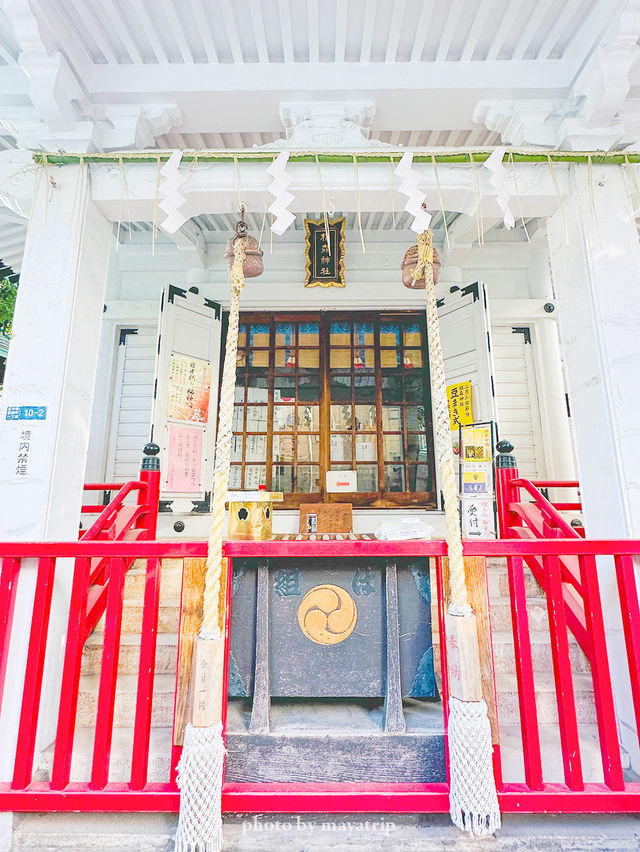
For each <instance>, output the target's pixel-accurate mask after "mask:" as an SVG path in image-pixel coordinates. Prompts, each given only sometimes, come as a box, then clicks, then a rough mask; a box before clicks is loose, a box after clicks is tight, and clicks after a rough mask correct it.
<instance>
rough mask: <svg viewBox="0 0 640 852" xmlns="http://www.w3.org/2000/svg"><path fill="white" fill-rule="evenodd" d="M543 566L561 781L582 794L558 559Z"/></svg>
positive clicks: (550, 558) (551, 558)
mask: <svg viewBox="0 0 640 852" xmlns="http://www.w3.org/2000/svg"><path fill="white" fill-rule="evenodd" d="M543 563H544V569H545V573H546V574H547V577H548V584H547V612H548V615H549V632H550V639H551V655H552V659H553V675H554V679H555V687H556V703H557V705H558V726H559V728H560V744H561V747H562V762H563V764H564V777H565V780H566V782H567V785H568V786H569V787H570V788H571V789H572V790H584V781H583V778H582V763H581V760H580V736H579V734H578V720H577V716H576V701H575V695H574V691H573V674H572V672H571V657H570V655H569V638H568V635H567V618H566V615H565V609H564V597H563V594H562V578H561V575H560V558H559V557H558V556H544V557H543Z"/></svg>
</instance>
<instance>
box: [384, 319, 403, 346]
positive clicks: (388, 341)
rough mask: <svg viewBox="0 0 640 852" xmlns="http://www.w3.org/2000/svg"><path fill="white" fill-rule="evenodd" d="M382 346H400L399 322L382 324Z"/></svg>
mask: <svg viewBox="0 0 640 852" xmlns="http://www.w3.org/2000/svg"><path fill="white" fill-rule="evenodd" d="M380 346H400V326H399V324H398V323H397V322H381V323H380Z"/></svg>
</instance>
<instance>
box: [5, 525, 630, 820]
mask: <svg viewBox="0 0 640 852" xmlns="http://www.w3.org/2000/svg"><path fill="white" fill-rule="evenodd" d="M267 548H270V550H271V554H272V555H277V556H278V558H282V559H286V558H288V557H294V558H297V557H299V555H300V553H301V552H302V553H305V554H306V555H307V556H329V555H342V556H348V557H351V558H360V557H372V556H377V557H379V558H380V557H382V558H384V557H387V558H393V557H394V556H401V555H405V556H409V555H411V556H415V557H424V558H426V557H434V558H435V560H436V565H435V567H436V576H437V583H436V589H435V593H436V594H437V601H438V612H439V619H438V622H439V627H438V629H439V632H440V644H441V648H442V650H443V651H445V650H446V635H445V619H444V610H443V600H444V590H443V586H442V557H443V556H445V555H446V553H447V547H446V544H445V542H443V541H404V542H393V541H375V540H363V541H345V542H335V541H322V540H320V541H315V542H296V541H295V540H294V541H286V542H285V541H277V542H227V543H225V546H224V553H225V556H226V557H227V559H228V566H227V567H228V570H229V572H231V571H232V570H233V559H234V558H235V557H237V558H241V559H244V558H247V557H253V558H260V556H261V555H264V554H265V552H266V550H267ZM463 549H464V553H465V555H467V556H483V557H487V556H502V557H506V559H507V566H508V578H509V591H510V598H511V602H512V635H513V641H514V647H517V649H518V653H517V654H516V655H515V666H516V671H515V674H516V685H517V701H518V705H519V708H520V715H521V737H520V741H519V743H518V745H517V748H518V749H519V753H520V755H521V756H522V762H523V764H524V782H522V781H517V782H514V781H512V780H507V781H506V782H505V781H502V775H503V771H504V768H503V766H502V763H501V760H502V758H501V750H500V748H499V747H496V750H495V763H496V779H497V785H498V797H499V802H500V805H501V808H502V810H503V812H520V813H523V812H524V813H527V812H566V813H580V812H593V811H598V812H613V811H616V812H631V813H633V812H636V811H638V810H639V809H640V784H638V783H634V782H633V781H626V780H625V778H624V777H623V773H622V764H621V758H620V741H619V733H618V731H619V730H621V729H622V728H623V727H624V726H622V725H620V717H619V716H618V714H617V708H616V706H615V705H614V702H613V697H612V682H611V671H610V669H609V656H610V649H609V648H608V647H607V635H606V632H605V628H604V620H603V613H602V606H603V600H602V596H601V594H600V589H599V584H598V572H597V571H596V570H595V558H596V557H599V556H609V557H610V558H611V557H612V560H611V562H610V565H609V567H607V564H608V563H607V562H606V561H604V562H603V569H604V570H605V571H607V570H608V571H609V572H610V574H615V578H616V583H617V589H618V598H619V600H618V601H617V602H615V604H616V605H619V606H620V610H619V612H620V616H619V617H621V619H622V628H623V634H624V649H623V650H619V651H616V654H617V663H616V676H617V677H618V676H621V673H622V674H624V677H625V678H627V681H626V684H625V683H622V685H621V688H622V689H623V690H624V689H625V686H626V688H628V689H630V694H631V696H632V706H631V707H630V713H631V715H630V717H627V719H629V718H635V725H636V739H637V730H638V729H640V676H639V675H638V672H640V606H639V603H638V590H637V587H636V581H635V570H634V558H637V557H638V556H640V540H630V541H619V540H598V541H589V540H586V539H581V538H562V539H560V538H555V539H549V540H545V539H537V540H519V539H503V540H494V541H480V540H475V539H474V540H468V541H465V542H464V545H463ZM206 550H207V544H206V542H205V541H197V542H194V541H186V542H185V541H173V542H158V541H96V540H92V541H83V540H81V541H74V542H33V543H2V544H0V559H1V560H2V562H1V563H0V566H1V567H0V601H4V602H5V603H6V604H7V605H8V606H10V605H11V602H12V601H14V600H15V596H16V593H17V585H18V584H17V575H18V574H19V573H20V571H21V568H22V560H24V559H28V560H34V559H36V560H40V562H39V572H40V574H41V576H42V577H43V580H44V582H43V583H42V584H41V586H40V592H39V599H38V601H37V603H36V606H35V607H34V608H33V611H32V615H31V624H30V630H29V640H28V644H29V656H28V660H27V669H26V676H25V687H26V688H24V689H23V687H22V683H20V682H17V683H12V689H11V696H12V700H13V696H14V695H15V694H17V695H21V694H22V695H23V698H22V714H21V721H20V724H21V731H22V734H23V736H21V738H20V740H19V746H18V749H17V752H16V754H15V761H14V772H13V782H12V783H2V784H0V809H6V810H14V811H54V810H56V811H128V812H136V811H144V810H147V811H151V810H155V811H175V810H177V808H178V806H179V792H178V790H177V787H176V785H175V783H174V781H173V780H172V776H171V775H169V774H167V777H166V779H165V780H164V781H156V782H154V783H151V784H149V783H147V772H146V770H147V766H148V765H149V760H150V751H149V742H150V730H151V723H152V717H151V712H150V708H151V702H152V699H153V680H154V668H155V656H156V655H155V635H156V633H157V629H158V613H159V596H158V591H159V584H160V579H161V572H162V562H163V560H164V559H167V558H181V559H184V558H187V557H200V558H205V556H206ZM528 556H535V557H536V558H537V559H539V560H543V561H544V563H545V566H546V569H547V570H548V572H549V573H550V575H551V576H552V579H553V582H551V583H550V584H549V589H548V592H547V606H548V614H549V622H550V629H551V633H550V637H551V638H553V641H550V643H549V644H550V648H551V653H552V662H553V668H552V677H553V685H554V695H555V701H556V705H557V712H558V719H559V721H558V730H559V732H560V740H559V742H560V745H559V748H560V750H561V753H562V757H563V762H564V783H557V779H555V778H554V779H553V782H550V781H549V778H548V768H547V766H546V762H545V763H543V762H542V760H541V748H544V742H543V741H541V739H540V736H539V732H540V722H541V719H540V717H539V715H538V713H537V711H536V693H535V682H534V678H533V670H532V659H531V650H530V642H529V638H530V634H529V630H530V628H529V624H528V619H527V598H526V588H525V582H524V580H525V575H524V572H525V570H526V569H525V567H524V565H523V560H524V559H525V558H526V557H528ZM68 557H71V558H72V559H74V560H75V568H74V575H73V589H72V596H71V606H70V610H69V619H68V628H67V653H66V656H65V669H64V675H65V680H64V685H63V689H62V690H61V692H60V706H59V707H53V708H50V707H49V706H48V705H47V706H46V707H45V703H44V702H45V698H44V696H43V697H42V699H40V688H41V685H42V677H41V675H42V661H43V659H44V649H45V648H46V647H47V644H48V634H47V625H46V619H45V620H44V621H43V617H42V616H43V613H47V612H48V611H49V608H50V607H51V604H52V595H53V590H54V585H55V576H56V571H57V570H58V568H60V570H63V571H66V570H67V566H66V564H64V559H65V558H68ZM562 557H575V558H576V559H578V560H579V565H580V575H581V582H582V585H583V587H584V589H585V594H586V595H588V599H589V607H588V612H587V617H588V630H589V633H590V636H591V640H592V642H593V646H594V652H595V656H596V659H597V665H595V666H593V667H592V678H593V697H594V703H595V709H596V724H597V732H598V743H599V748H600V757H601V762H602V773H603V780H602V781H599V782H596V781H592V780H589V778H588V776H587V772H588V771H589V770H588V763H587V761H584V763H583V757H584V755H583V753H582V749H583V747H584V740H582V739H581V738H580V737H579V736H578V735H577V733H576V731H577V725H578V722H579V719H578V716H577V713H578V707H579V704H578V702H577V701H576V698H575V695H574V684H573V677H572V672H571V662H570V647H569V645H568V642H567V626H566V622H565V618H564V614H563V613H564V608H563V598H562V589H561V583H560V582H559V579H560V578H559V572H558V558H562ZM95 558H100V559H106V560H110V561H112V562H113V563H114V564H113V566H112V568H111V569H110V570H109V577H110V580H109V583H110V584H112V588H111V589H110V594H109V601H110V605H109V611H108V620H109V624H108V625H106V632H105V648H106V655H105V656H103V665H102V668H101V671H100V677H99V684H100V686H99V706H100V710H99V716H100V720H101V722H100V725H98V726H96V730H95V732H94V746H95V748H94V751H93V765H89V766H88V767H87V770H86V771H85V775H84V776H82V777H81V778H80V780H77V781H73V782H71V781H70V767H71V757H72V754H73V743H74V736H75V730H74V728H75V720H76V709H77V707H78V700H79V697H78V696H79V687H78V683H79V675H80V666H81V645H80V641H79V629H78V627H79V623H80V620H81V619H82V598H83V594H82V591H83V588H84V587H86V583H87V581H88V574H89V564H90V561H91V560H92V559H95ZM60 559H62V560H63V564H62V565H60V566H58V561H59V560H60ZM133 559H146V560H147V567H146V583H145V610H144V612H145V616H144V628H143V635H142V651H141V653H142V659H143V665H141V667H140V673H139V675H138V677H137V679H136V692H135V707H136V713H135V726H134V744H135V745H134V746H133V748H132V758H133V759H132V761H131V769H130V780H129V781H122V782H118V783H110V782H109V781H108V775H107V769H106V767H107V766H108V762H109V751H110V745H111V736H112V733H113V721H114V717H113V707H114V701H115V695H116V688H117V677H116V673H117V668H118V655H119V641H118V637H119V629H120V619H121V616H122V589H123V583H124V571H123V570H122V569H123V564H124V563H125V562H127V561H129V560H133ZM297 561H298V562H299V564H300V565H301V566H302V570H304V565H305V563H304V560H303V561H301V562H300V560H297ZM227 588H228V589H230V588H231V583H230V582H229V581H227ZM609 597H610V594H609V592H607V599H608V598H609ZM489 606H490V610H491V600H490V602H489ZM1 615H2V613H1V612H0V616H1ZM23 616H24V614H23ZM26 618H27V621H26V623H27V625H29V614H28V613H27V614H26ZM23 623H24V620H21V622H20V624H21V627H22V624H23ZM536 629H537V630H539V629H540V628H539V627H538V628H536ZM225 633H226V630H225ZM490 641H491V640H490ZM10 644H11V624H10V620H9V623H8V622H7V619H5V620H4V621H2V619H1V618H0V673H2V672H3V671H4V670H5V666H4V661H5V660H6V655H7V653H8V649H9V646H10ZM625 657H626V665H627V669H628V671H625V670H624V662H625V660H624V658H625ZM442 663H443V666H446V653H443V655H442ZM586 676H587V675H585V677H586ZM442 682H443V684H446V668H443V669H442ZM1 687H2V683H1V682H0V693H1ZM505 700H506V701H508V702H511V700H512V699H511V698H507V699H505ZM500 701H501V698H500V693H498V711H499V715H500ZM623 709H625V710H626V708H623ZM0 710H1V708H0ZM52 710H53V713H51V711H52ZM45 712H46V713H48V714H50V715H53V716H54V718H55V715H56V713H57V719H58V721H57V734H56V739H55V744H54V759H53V771H52V779H51V781H47V780H40V781H34V780H33V771H32V768H33V767H34V766H35V765H36V763H35V760H36V757H37V752H36V745H37V741H36V738H35V736H34V732H35V731H36V730H38V721H39V718H40V717H42V716H43V715H44V713H45ZM445 713H446V711H445ZM132 721H133V719H132ZM628 733H629V735H630V736H631V735H632V734H631V733H630V732H629V731H628ZM637 745H638V742H636V746H637ZM166 749H167V752H166V754H165V755H162V756H163V757H165V758H169V756H170V755H171V749H172V746H171V742H170V741H168V742H167V745H166ZM503 751H504V748H503ZM178 756H179V750H176V753H175V754H174V755H173V757H174V758H176V757H178ZM157 757H158V753H156V754H155V757H154V759H155V758H157ZM173 768H175V767H173ZM634 768H635V767H634ZM448 792H449V789H448V784H447V783H446V782H445V781H444V780H443V781H441V782H438V783H431V784H422V783H412V784H406V783H397V784H394V783H389V782H386V783H368V784H351V783H338V782H332V783H327V784H313V783H307V782H298V783H287V782H273V783H266V784H265V783H257V782H255V783H254V782H248V783H225V785H224V788H223V810H224V811H225V812H229V811H231V812H237V811H250V812H254V811H255V812H259V811H263V812H267V813H269V812H287V811H288V812H302V811H305V812H321V811H323V812H339V811H341V810H342V811H345V810H346V809H347V808H348V809H349V811H350V812H367V811H376V810H378V811H380V812H391V813H411V812H418V813H420V812H444V811H446V810H447V809H448Z"/></svg>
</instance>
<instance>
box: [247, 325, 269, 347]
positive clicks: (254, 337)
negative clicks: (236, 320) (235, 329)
mask: <svg viewBox="0 0 640 852" xmlns="http://www.w3.org/2000/svg"><path fill="white" fill-rule="evenodd" d="M249 346H250V348H251V349H255V348H256V347H260V346H266V347H267V348H268V346H269V326H268V325H267V324H262V323H261V324H259V325H252V326H251V328H250V329H249Z"/></svg>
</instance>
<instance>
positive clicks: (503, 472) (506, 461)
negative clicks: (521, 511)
mask: <svg viewBox="0 0 640 852" xmlns="http://www.w3.org/2000/svg"><path fill="white" fill-rule="evenodd" d="M496 449H497V450H498V454H497V455H496V503H497V507H498V530H499V533H500V538H512V535H510V533H509V530H510V528H511V527H516V526H521V525H522V519H521V518H520V517H519V516H518V514H517V513H516V512H514V511H512V510H511V508H510V504H511V503H513V502H519V500H520V489H519V488H514V486H512V485H511V481H512V480H513V479H518V478H519V476H520V474H519V473H518V466H517V462H516V457H515V456H513V455H511V452H512V450H513V444H512V443H511V442H510V441H498V443H497V444H496Z"/></svg>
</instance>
